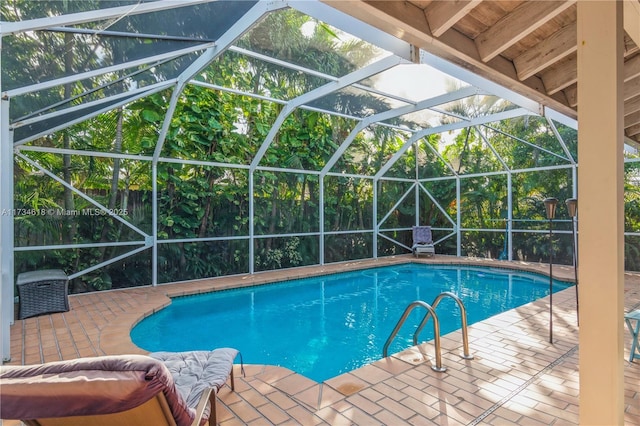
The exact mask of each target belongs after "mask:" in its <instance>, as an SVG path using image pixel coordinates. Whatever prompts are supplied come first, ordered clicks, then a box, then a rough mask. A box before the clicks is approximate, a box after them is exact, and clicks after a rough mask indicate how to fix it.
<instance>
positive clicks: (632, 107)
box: [624, 95, 640, 114]
mask: <svg viewBox="0 0 640 426" xmlns="http://www.w3.org/2000/svg"><path fill="white" fill-rule="evenodd" d="M636 111H640V95H638V96H634V97H633V98H631V99H629V100H627V101H624V113H625V114H631V113H634V112H636Z"/></svg>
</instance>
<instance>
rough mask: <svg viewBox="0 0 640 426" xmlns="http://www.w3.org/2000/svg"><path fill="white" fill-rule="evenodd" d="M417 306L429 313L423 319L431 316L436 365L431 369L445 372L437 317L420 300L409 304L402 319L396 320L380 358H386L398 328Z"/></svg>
mask: <svg viewBox="0 0 640 426" xmlns="http://www.w3.org/2000/svg"><path fill="white" fill-rule="evenodd" d="M417 306H422V307H423V308H425V309H426V310H427V311H428V312H429V313H428V314H427V315H425V318H426V317H427V316H428V315H431V316H433V334H434V344H435V351H436V365H435V366H433V365H432V366H431V368H432V369H433V370H434V371H439V372H443V371H446V370H447V369H446V367H443V366H442V353H441V348H440V322H439V321H438V316H437V315H436V312H435V311H434V310H433V308H432V307H431V306H430V305H429V304H428V303H426V302H423V301H422V300H416V301H415V302H411V303H410V304H409V306H407V308H406V309H405V310H404V313H403V314H402V317H400V320H398V323H397V324H396V327H395V328H394V329H393V331H392V332H391V334H390V335H389V338H388V339H387V342H386V343H385V344H384V348H383V349H382V356H383V357H384V358H386V357H387V353H388V350H389V345H391V342H392V341H393V339H394V338H395V337H396V334H398V331H400V327H402V324H404V322H405V320H406V319H407V317H408V316H409V314H410V313H411V311H413V309H414V308H416V307H417ZM423 322H426V321H424V320H423ZM423 326H424V325H423ZM414 339H415V336H414Z"/></svg>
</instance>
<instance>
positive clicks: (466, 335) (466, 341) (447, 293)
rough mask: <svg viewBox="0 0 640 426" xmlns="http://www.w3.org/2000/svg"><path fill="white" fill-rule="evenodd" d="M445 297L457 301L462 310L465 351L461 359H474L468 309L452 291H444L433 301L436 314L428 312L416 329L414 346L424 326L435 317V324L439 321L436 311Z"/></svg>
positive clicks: (461, 318) (461, 319) (432, 305)
mask: <svg viewBox="0 0 640 426" xmlns="http://www.w3.org/2000/svg"><path fill="white" fill-rule="evenodd" d="M445 297H451V298H452V299H453V300H455V301H456V303H457V304H458V307H459V308H460V322H461V323H462V347H463V351H464V352H463V353H462V355H460V357H461V358H464V359H473V355H471V354H470V353H469V333H468V331H467V309H466V308H465V306H464V303H462V300H461V299H460V298H459V297H458V296H457V295H455V294H454V293H451V292H450V291H443V292H442V293H440V294H439V295H438V296H436V298H435V299H433V303H431V307H432V308H433V311H434V312H431V311H429V312H427V313H426V315H425V316H424V318H423V319H422V321H421V322H420V325H419V326H418V328H417V329H416V332H415V333H414V334H413V344H414V345H417V344H418V335H419V334H420V332H421V331H422V329H423V328H424V326H425V325H426V324H427V321H429V318H430V317H431V316H433V318H434V322H435V321H437V318H438V317H437V316H436V314H435V309H436V307H437V306H438V304H439V303H440V301H441V300H442V299H444V298H445Z"/></svg>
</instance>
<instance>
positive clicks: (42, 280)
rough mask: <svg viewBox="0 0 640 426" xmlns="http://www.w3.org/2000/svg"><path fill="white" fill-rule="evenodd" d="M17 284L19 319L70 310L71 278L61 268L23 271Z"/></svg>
mask: <svg viewBox="0 0 640 426" xmlns="http://www.w3.org/2000/svg"><path fill="white" fill-rule="evenodd" d="M16 286H17V287H18V296H19V297H20V303H19V305H18V306H19V307H18V318H19V319H25V318H29V317H34V316H36V315H42V314H49V313H53V312H66V311H68V310H69V300H68V298H67V292H68V288H69V278H68V277H67V274H65V273H64V272H63V271H61V270H59V269H45V270H42V271H33V272H23V273H22V274H19V275H18V280H17V281H16Z"/></svg>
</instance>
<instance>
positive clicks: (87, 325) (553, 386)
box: [4, 256, 640, 426]
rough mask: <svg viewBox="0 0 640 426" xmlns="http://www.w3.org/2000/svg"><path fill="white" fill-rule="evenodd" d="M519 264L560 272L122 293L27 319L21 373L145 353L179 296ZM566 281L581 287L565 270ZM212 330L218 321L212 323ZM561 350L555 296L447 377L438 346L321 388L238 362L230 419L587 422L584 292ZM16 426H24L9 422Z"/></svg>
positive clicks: (562, 316) (203, 285)
mask: <svg viewBox="0 0 640 426" xmlns="http://www.w3.org/2000/svg"><path fill="white" fill-rule="evenodd" d="M412 261H419V262H434V263H435V262H437V263H456V264H461V263H464V264H473V265H490V266H505V267H517V268H520V269H526V270H530V271H536V272H541V273H545V274H546V273H548V265H546V264H526V263H520V262H501V261H491V260H481V259H466V258H456V257H447V256H436V257H435V258H433V259H419V260H415V259H414V258H412V257H410V256H398V257H392V258H383V259H378V260H367V261H361V262H349V263H341V264H333V265H325V266H318V267H305V268H296V269H287V270H282V271H273V272H267V273H259V274H255V275H252V276H251V275H242V276H234V277H224V278H214V279H206V280H199V281H193V282H188V283H177V284H166V285H160V286H157V287H142V288H132V289H125V290H113V291H106V292H100V293H89V294H83V295H73V296H70V297H69V303H70V306H71V310H70V311H69V312H65V313H58V314H51V315H43V316H39V317H35V318H29V319H26V320H16V322H15V324H14V325H13V326H12V330H11V332H12V334H11V355H12V360H11V362H10V363H9V364H35V363H41V362H48V361H57V360H64V359H73V358H78V357H83V356H96V355H106V354H123V353H145V351H143V350H141V349H140V348H138V347H136V346H135V345H134V344H133V343H132V342H131V339H130V337H129V331H130V330H131V328H132V327H133V326H134V325H135V324H136V323H137V322H139V321H140V320H141V319H142V318H144V317H146V316H148V315H150V314H152V313H153V312H156V311H158V310H160V309H162V308H163V307H164V306H166V305H168V304H169V303H171V301H170V297H176V296H180V295H187V294H196V293H201V292H208V291H212V290H216V289H227V288H233V287H239V286H248V285H256V284H261V283H267V282H272V281H278V280H284V279H295V278H301V277H305V276H310V275H316V274H325V273H332V272H342V271H345V270H353V269H356V268H367V267H376V266H383V265H387V264H393V263H403V262H412ZM553 271H554V277H556V278H560V279H567V280H572V279H573V269H572V268H570V267H564V266H556V265H554V268H553ZM638 308H640V274H630V273H627V274H625V312H628V311H630V310H632V309H638ZM208 326H210V327H211V332H212V333H215V332H221V331H220V330H216V328H215V324H210V325H208ZM553 336H554V341H553V344H550V343H549V305H548V297H547V298H543V299H540V300H538V301H535V302H532V303H529V304H527V305H524V306H522V307H519V308H516V309H513V310H510V311H507V312H505V313H502V314H499V315H496V316H494V317H491V318H489V319H487V320H485V321H482V322H479V323H475V324H473V325H471V326H469V342H470V348H471V353H472V354H473V355H474V359H472V360H465V359H463V358H461V357H460V356H459V354H460V353H461V352H462V337H461V333H460V332H459V331H457V332H453V333H450V334H447V335H445V336H443V338H442V362H443V365H444V366H445V367H446V368H447V371H446V372H443V373H439V372H435V371H433V370H432V369H431V365H432V363H433V362H434V347H433V344H432V342H429V343H424V344H422V345H420V346H418V347H413V348H410V349H407V350H405V351H403V352H400V353H397V354H393V355H391V356H389V357H387V358H384V359H381V360H379V361H377V362H374V363H373V364H370V365H367V366H365V367H362V368H359V369H357V370H354V371H351V372H349V373H346V374H343V375H341V376H338V377H334V378H332V379H329V380H327V381H325V382H324V383H317V382H315V381H313V380H310V379H308V378H306V377H304V376H302V375H300V374H297V373H295V372H293V371H290V370H288V369H285V368H281V367H275V366H268V365H246V364H245V365H244V372H245V375H244V377H243V375H242V374H241V371H240V365H239V364H238V365H235V366H234V368H235V377H236V383H235V385H236V390H235V392H232V391H231V389H230V388H229V386H228V384H227V386H226V387H225V388H224V389H223V390H221V392H220V394H219V402H218V421H219V424H220V425H223V426H234V425H394V426H395V425H432V424H437V425H515V424H518V425H542V424H545V425H551V424H553V425H576V424H578V403H579V401H578V392H579V386H578V355H579V349H578V326H577V318H576V300H575V289H574V288H573V287H572V288H569V289H566V290H563V291H561V292H558V293H555V294H554V296H553ZM625 338H626V339H625V360H624V374H625V424H628V425H640V361H638V360H635V362H633V363H631V362H628V358H629V349H630V346H631V335H630V333H629V332H628V330H626V329H625ZM4 424H5V425H7V426H10V425H11V426H13V425H16V424H19V422H9V421H5V422H4Z"/></svg>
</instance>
